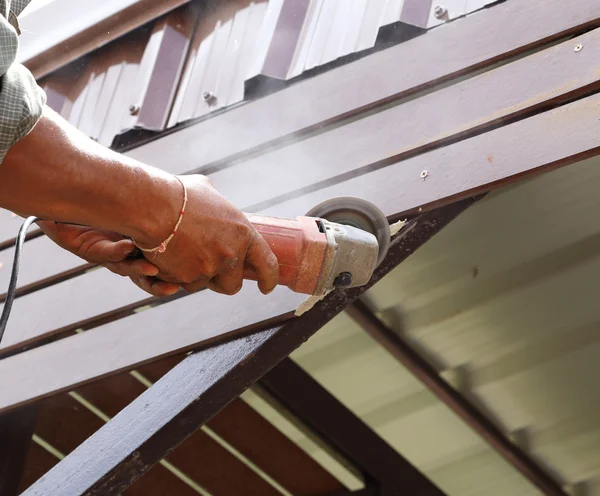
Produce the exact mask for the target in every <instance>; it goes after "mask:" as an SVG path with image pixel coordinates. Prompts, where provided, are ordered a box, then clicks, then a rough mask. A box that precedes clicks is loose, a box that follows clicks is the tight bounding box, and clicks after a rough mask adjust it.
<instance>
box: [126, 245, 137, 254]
mask: <svg viewBox="0 0 600 496" xmlns="http://www.w3.org/2000/svg"><path fill="white" fill-rule="evenodd" d="M133 250H135V246H133V247H132V248H127V249H126V250H125V256H127V255H131V254H132V253H133Z"/></svg>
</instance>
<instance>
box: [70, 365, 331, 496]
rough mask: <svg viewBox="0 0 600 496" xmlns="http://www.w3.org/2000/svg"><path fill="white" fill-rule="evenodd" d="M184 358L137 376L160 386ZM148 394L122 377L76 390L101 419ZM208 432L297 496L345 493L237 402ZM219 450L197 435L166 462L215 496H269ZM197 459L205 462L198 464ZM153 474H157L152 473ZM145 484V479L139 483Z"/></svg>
mask: <svg viewBox="0 0 600 496" xmlns="http://www.w3.org/2000/svg"><path fill="white" fill-rule="evenodd" d="M184 358H185V357H184V356H183V357H182V356H175V357H171V358H168V359H166V360H161V361H158V362H154V363H151V364H148V365H146V366H144V367H141V368H140V369H138V370H137V373H138V374H141V376H142V377H143V378H144V379H146V380H149V381H151V382H156V381H157V380H158V379H160V377H162V376H163V375H164V374H166V373H168V371H169V370H170V369H171V368H173V367H174V366H175V365H177V364H178V363H179V362H180V361H181V360H183V359H184ZM136 376H137V377H139V376H138V375H137V374H136ZM146 389H147V388H146V386H145V385H143V384H142V383H141V382H140V381H139V380H138V379H136V378H134V376H133V375H131V374H129V373H124V374H119V375H116V376H113V377H109V378H106V379H103V380H101V381H97V382H94V383H92V384H88V385H87V386H83V387H81V388H78V389H77V393H78V394H80V395H81V396H83V397H84V398H85V399H86V400H87V401H89V402H90V403H92V404H93V405H94V406H95V407H97V408H99V409H100V410H101V411H102V412H103V413H105V414H107V415H108V416H110V417H114V416H115V415H117V414H118V413H119V412H120V411H121V410H122V409H123V408H125V407H126V406H127V405H129V404H130V403H131V402H132V401H134V400H135V399H136V398H137V397H138V396H139V395H140V394H142V393H143V392H144V391H146ZM207 427H209V428H210V431H212V433H214V434H216V435H217V436H219V437H220V438H221V440H223V441H225V442H226V443H228V444H229V445H230V446H232V447H233V448H235V450H236V451H237V452H238V453H241V454H242V455H243V456H244V457H246V458H247V459H248V460H250V461H251V462H252V463H253V464H254V465H256V466H257V467H259V468H260V470H261V471H263V472H264V473H266V474H268V475H269V476H270V477H271V478H272V479H273V480H275V481H276V482H277V483H278V484H280V485H281V486H283V487H284V488H285V489H287V490H288V491H289V492H291V493H292V494H294V495H296V496H315V495H323V494H329V493H331V492H333V491H334V490H337V489H341V488H342V485H341V484H340V482H338V481H337V480H336V479H335V478H334V477H333V476H331V475H330V474H329V473H328V472H327V471H326V470H325V469H324V468H323V467H321V466H320V465H319V464H318V463H317V462H316V461H314V460H313V459H312V458H311V457H310V456H308V455H307V454H306V453H305V452H304V451H303V450H302V449H300V448H299V447H298V446H297V445H296V444H295V443H293V442H292V441H291V440H290V439H288V438H287V437H286V436H285V435H284V434H282V433H281V432H279V430H277V429H276V428H275V427H274V426H273V425H271V424H270V423H269V422H268V421H267V420H266V419H265V418H264V417H262V416H261V415H260V414H259V413H258V412H256V411H255V410H254V409H253V408H252V407H251V406H249V405H248V404H247V403H245V402H244V401H243V400H241V399H239V398H238V399H236V400H234V401H232V402H231V403H230V404H229V405H227V406H226V407H225V408H224V409H223V410H222V411H221V412H219V414H218V415H217V416H215V417H214V418H213V419H212V420H211V421H210V422H208V424H207ZM83 440H84V439H82V440H81V441H83ZM218 448H219V447H217V446H214V441H213V439H210V438H209V437H208V436H207V435H206V434H205V433H203V432H200V431H197V432H196V433H194V434H193V435H192V436H191V437H190V438H188V439H187V440H186V441H184V442H183V443H182V444H181V445H180V446H178V447H177V448H176V449H175V450H174V451H173V452H172V453H171V454H170V455H169V456H168V457H167V461H169V462H171V463H173V464H174V465H175V466H176V467H177V468H178V469H182V470H184V472H185V474H186V475H187V476H189V477H191V478H192V479H193V480H195V481H197V482H199V483H200V484H201V485H202V486H203V487H204V488H205V489H206V490H208V491H209V492H211V493H213V494H238V493H241V492H243V491H244V489H241V488H240V487H245V491H246V493H248V494H250V492H256V493H258V494H265V495H266V494H267V491H269V490H271V488H267V489H265V488H264V485H262V484H261V482H263V481H256V478H257V477H258V476H257V475H255V474H253V473H252V471H251V470H249V469H246V470H243V469H242V468H241V467H240V466H239V465H240V463H239V462H237V461H236V460H232V459H231V458H232V457H230V456H226V455H225V454H224V453H223V452H222V450H220V449H218ZM198 459H203V460H206V462H205V463H202V464H199V463H197V460H198ZM154 471H155V468H153V469H152V470H151V471H150V472H149V473H150V474H152V473H153V472H154ZM155 475H156V474H155ZM144 479H146V476H145V477H143V478H142V479H141V480H144ZM138 484H139V482H138V483H136V484H135V485H134V486H132V487H137V486H138ZM130 490H131V489H130Z"/></svg>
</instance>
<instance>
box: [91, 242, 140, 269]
mask: <svg viewBox="0 0 600 496" xmlns="http://www.w3.org/2000/svg"><path fill="white" fill-rule="evenodd" d="M134 249H135V244H134V243H133V241H132V240H130V239H122V240H119V241H112V240H110V239H108V238H102V239H98V240H97V241H95V242H94V243H93V244H91V245H90V246H89V247H88V248H87V250H86V251H85V257H84V258H85V259H86V260H88V261H89V262H95V263H104V262H121V261H122V260H125V259H126V258H127V256H128V255H129V254H131V252H132V251H133V250H134Z"/></svg>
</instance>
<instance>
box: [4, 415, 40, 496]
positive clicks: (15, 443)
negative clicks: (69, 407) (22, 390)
mask: <svg viewBox="0 0 600 496" xmlns="http://www.w3.org/2000/svg"><path fill="white" fill-rule="evenodd" d="M36 415H37V407H36V406H35V405H32V406H28V407H25V408H20V409H18V410H14V411H12V412H8V413H5V414H4V415H1V416H0V447H1V449H0V494H1V495H2V496H15V495H17V494H18V489H19V484H20V482H21V476H22V475H23V469H24V467H25V460H26V457H27V451H28V450H29V446H30V444H31V436H32V435H33V428H34V426H35V419H36Z"/></svg>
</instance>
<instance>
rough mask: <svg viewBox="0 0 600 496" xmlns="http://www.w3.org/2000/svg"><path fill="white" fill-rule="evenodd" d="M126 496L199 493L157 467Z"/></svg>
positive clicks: (178, 495) (124, 492) (163, 468)
mask: <svg viewBox="0 0 600 496" xmlns="http://www.w3.org/2000/svg"><path fill="white" fill-rule="evenodd" d="M123 494H124V495H126V496H164V495H171V494H172V495H177V496H198V492H197V491H196V490H195V489H192V488H191V487H190V486H188V485H187V484H186V483H185V482H183V481H182V480H181V479H178V478H177V477H175V476H174V475H173V474H172V473H171V472H169V471H168V470H167V469H166V468H165V467H163V466H162V465H155V466H154V467H152V468H151V469H150V470H149V471H148V472H147V473H146V474H144V476H143V477H140V478H139V479H138V480H137V481H136V482H135V484H132V485H131V486H130V487H129V488H127V490H126V491H123Z"/></svg>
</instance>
